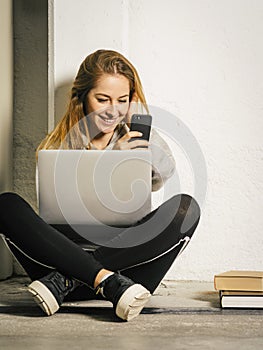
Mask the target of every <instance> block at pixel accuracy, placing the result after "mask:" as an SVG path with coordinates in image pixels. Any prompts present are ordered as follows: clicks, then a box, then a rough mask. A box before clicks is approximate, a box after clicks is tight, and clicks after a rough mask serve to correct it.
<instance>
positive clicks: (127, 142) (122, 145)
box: [113, 131, 149, 151]
mask: <svg viewBox="0 0 263 350" xmlns="http://www.w3.org/2000/svg"><path fill="white" fill-rule="evenodd" d="M141 136H142V133H141V132H139V131H129V132H127V134H125V135H124V136H122V137H121V138H120V139H119V140H118V141H117V142H116V143H115V145H114V147H113V149H114V150H121V151H124V150H130V149H134V148H136V149H145V148H148V146H149V141H146V140H143V139H141V140H140V139H138V138H140V137H141ZM133 138H135V139H134V140H133Z"/></svg>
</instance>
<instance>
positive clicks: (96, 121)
mask: <svg viewBox="0 0 263 350" xmlns="http://www.w3.org/2000/svg"><path fill="white" fill-rule="evenodd" d="M129 94H130V86H129V80H128V79H127V78H126V77H125V76H124V75H120V74H114V75H111V74H104V75H102V76H101V78H100V79H99V81H98V82H97V84H96V86H95V87H94V88H93V89H91V90H90V91H89V93H88V94H87V99H86V102H87V112H88V114H89V115H90V118H89V122H90V127H91V128H92V130H93V134H94V132H95V133H97V134H99V133H104V134H108V133H111V134H112V133H113V131H114V129H115V128H116V126H117V125H118V124H119V123H120V122H121V120H123V118H124V117H125V115H126V114H127V112H128V109H129Z"/></svg>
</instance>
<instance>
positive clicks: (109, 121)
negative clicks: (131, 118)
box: [102, 118, 115, 124]
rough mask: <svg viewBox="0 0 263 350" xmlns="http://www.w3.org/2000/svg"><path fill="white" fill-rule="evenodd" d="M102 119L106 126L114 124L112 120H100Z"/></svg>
mask: <svg viewBox="0 0 263 350" xmlns="http://www.w3.org/2000/svg"><path fill="white" fill-rule="evenodd" d="M102 119H103V121H104V122H105V123H106V124H114V123H115V120H114V119H104V118H102Z"/></svg>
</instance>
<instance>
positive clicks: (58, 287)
mask: <svg viewBox="0 0 263 350" xmlns="http://www.w3.org/2000/svg"><path fill="white" fill-rule="evenodd" d="M78 284H79V282H77V281H75V280H73V279H70V278H67V277H65V276H63V275H61V274H60V273H59V272H58V271H52V272H51V273H50V274H48V275H47V276H45V277H42V278H40V279H39V280H36V281H34V282H32V283H31V284H30V285H29V286H28V291H29V292H30V293H32V294H33V297H34V300H35V301H36V303H37V304H38V305H39V306H40V307H41V309H42V310H43V311H44V312H45V313H46V314H47V315H48V316H51V315H53V314H54V313H55V312H56V311H58V309H59V307H60V305H61V304H62V303H63V300H64V297H65V296H66V295H67V294H68V293H69V292H71V291H73V290H74V289H75V288H76V287H77V285H78Z"/></svg>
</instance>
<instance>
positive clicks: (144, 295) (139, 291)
mask: <svg viewBox="0 0 263 350" xmlns="http://www.w3.org/2000/svg"><path fill="white" fill-rule="evenodd" d="M150 297H151V293H150V292H149V291H148V290H147V289H146V288H144V287H143V286H142V285H141V284H134V285H132V286H131V287H129V288H128V289H127V290H126V291H125V292H124V293H123V295H122V296H121V297H120V300H119V301H118V304H117V307H116V311H115V312H116V315H117V316H118V317H120V318H121V319H123V320H125V321H130V320H132V319H133V318H135V317H137V316H138V315H139V313H140V312H141V311H142V309H143V308H144V306H145V304H146V303H147V301H148V300H149V299H150Z"/></svg>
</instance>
